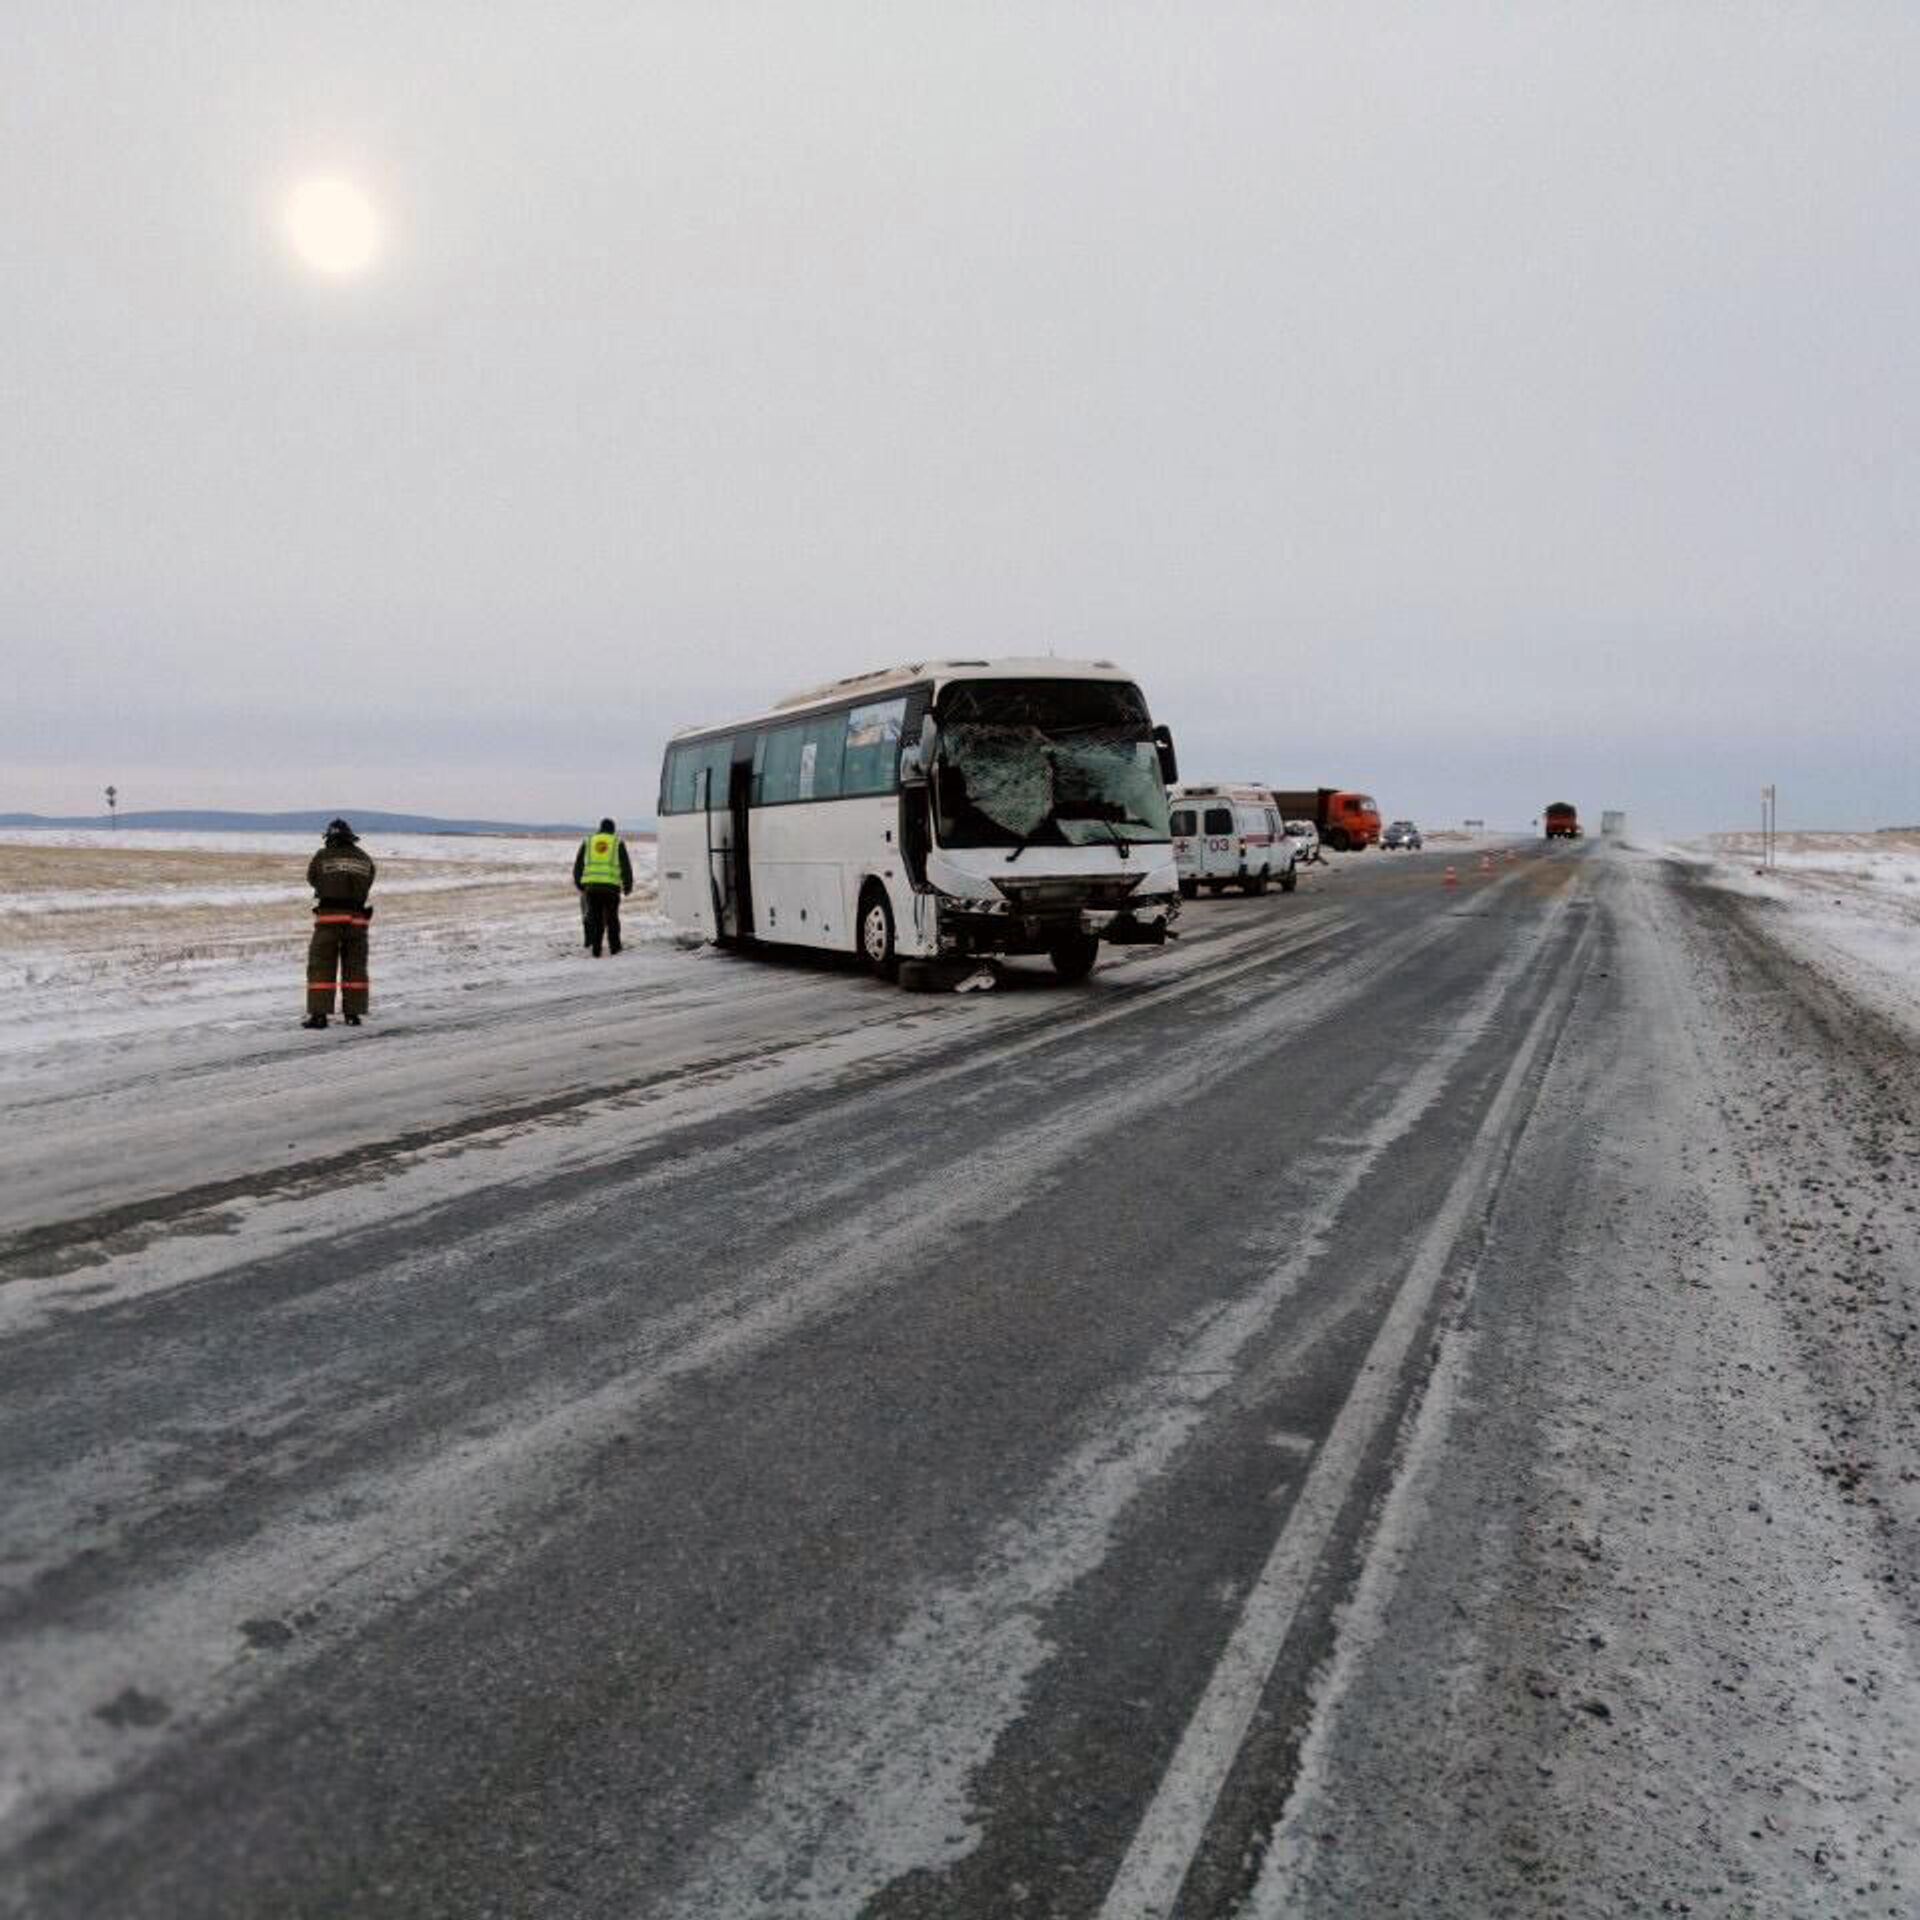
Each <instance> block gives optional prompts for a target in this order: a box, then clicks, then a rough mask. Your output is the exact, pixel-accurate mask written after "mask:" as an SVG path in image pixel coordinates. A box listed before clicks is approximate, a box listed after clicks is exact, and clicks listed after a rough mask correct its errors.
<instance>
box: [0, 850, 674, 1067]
mask: <svg viewBox="0 0 1920 1920" xmlns="http://www.w3.org/2000/svg"><path fill="white" fill-rule="evenodd" d="M317 845H318V841H317V839H315V837H314V836H312V835H309V834H288V833H193V832H175V831H167V830H137V829H132V828H128V829H123V830H121V831H119V832H101V831H98V830H89V829H59V828H53V829H36V828H8V829H0V1078H6V1079H17V1078H20V1077H23V1076H29V1075H31V1074H33V1073H36V1072H39V1071H41V1070H43V1069H45V1068H47V1067H48V1066H50V1065H53V1064H55V1063H56V1062H60V1061H63V1060H65V1061H70V1060H72V1059H73V1058H74V1057H75V1055H76V1054H80V1055H87V1054H93V1053H98V1052H99V1051H101V1050H103V1049H113V1048H115V1047H117V1046H120V1045H123V1044H126V1043H130V1042H131V1041H133V1040H135V1039H138V1038H142V1037H145V1038H156V1037H163V1036H164V1037H167V1038H169V1039H170V1040H179V1041H182V1042H184V1043H186V1044H189V1045H192V1044H198V1043H204V1042H205V1041H206V1040H208V1039H209V1038H210V1037H211V1036H212V1035H213V1034H214V1033H219V1034H223V1035H226V1036H229V1038H228V1039H227V1041H226V1042H225V1043H224V1045H225V1046H227V1047H229V1048H230V1047H231V1045H232V1044H233V1040H232V1036H236V1035H238V1036H244V1035H245V1034H246V1033H247V1032H248V1031H249V1030H255V1029H263V1028H269V1027H274V1026H279V1025H284V1024H286V1023H287V1022H289V1021H293V1020H296V1019H297V1018H298V1017H299V1011H300V1006H301V993H302V984H303V976H304V972H305V958H306V942H307V935H308V932H309V930H310V917H309V907H310V905H311V901H312V895H311V894H310V893H309V892H308V890H307V886H306V867H307V861H308V859H309V858H310V856H311V854H312V852H313V850H314V848H315V847H316V846H317ZM364 845H365V846H366V848H367V850H368V852H370V853H371V854H372V855H373V857H374V859H375V860H376V861H377V862H378V863H379V869H380V872H379V880H378V882H377V884H376V885H375V888H374V894H373V899H374V905H375V915H374V931H373V955H372V978H373V989H374V990H373V1007H374V1014H375V1017H376V1018H379V1017H380V1016H382V1015H385V1016H388V1017H392V1016H394V1015H396V1014H399V1013H401V1012H404V1013H405V1015H406V1016H407V1017H408V1018H409V1019H413V1018H419V1017H423V1016H424V1017H426V1018H429V1019H430V1018H432V1017H434V1016H435V1014H436V1013H438V1014H440V1015H447V1014H450V1013H454V1012H456V1011H457V1013H458V1014H459V1016H460V1017H464V1018H470V1017H472V1015H473V1014H474V1013H475V1012H476V1011H478V1010H479V1009H481V1008H483V1007H486V1006H488V1005H489V1004H494V1005H496V1006H500V1007H502V1010H504V1011H508V1012H511V1011H517V1010H518V1009H519V1008H521V1007H523V1006H524V1005H525V1004H526V1003H527V1002H528V1001H529V1000H538V999H539V998H541V997H542V996H543V995H544V994H546V993H549V992H552V991H555V990H559V989H560V987H561V983H563V982H566V983H571V984H574V985H577V984H578V968H579V965H580V963H581V961H582V960H583V958H585V954H584V949H583V947H582V943H581V938H580V917H579V906H578V897H577V895H576V894H575V892H574V889H573V880H572V869H573V852H574V843H573V841H572V840H571V839H556V838H551V837H543V836H536V835H527V836H508V835H499V836H494V835H482V834H473V835H467V834H368V835H367V836H365V840H364ZM628 850H629V853H630V854H631V856H632V859H633V867H634V893H633V898H632V899H631V900H630V901H629V902H628V903H627V911H626V913H625V915H624V916H623V920H624V927H625V931H626V935H627V938H628V940H629V941H630V942H632V943H634V944H636V945H642V946H644V945H645V944H646V943H648V942H660V941H665V940H669V939H670V938H671V937H672V935H671V931H670V929H669V928H668V926H667V924H666V922H665V921H664V920H663V919H662V918H661V916H660V915H659V913H658V911H657V910H656V908H655V900H656V889H655V885H654V874H655V870H656V856H657V849H656V847H655V844H654V843H653V842H652V841H651V840H637V839H636V840H630V841H629V842H628ZM635 958H636V961H637V959H638V956H635ZM196 1033H198V1034H199V1035H200V1042H198V1043H196V1041H195V1039H194V1035H195V1034H196Z"/></svg>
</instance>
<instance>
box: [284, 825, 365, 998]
mask: <svg viewBox="0 0 1920 1920" xmlns="http://www.w3.org/2000/svg"><path fill="white" fill-rule="evenodd" d="M307 885H308V886H310V887H311V888H312V889H313V892H314V904H313V940H312V943H311V944H310V945H309V946H308V948H307V1017H306V1018H305V1019H304V1020H303V1021H301V1023H300V1024H301V1025H302V1026H303V1027H324V1026H325V1025H326V1024H327V1015H328V1014H329V1013H331V1012H332V1011H333V990H334V983H335V979H336V977H337V978H338V982H339V987H340V1011H341V1013H342V1014H343V1015H344V1016H345V1017H346V1022H347V1025H348V1026H350V1027H357V1026H358V1025H359V1024H360V1016H361V1015H362V1014H363V1013H365V1012H366V1010H367V923H368V921H370V920H371V919H372V918H373V909H372V908H371V907H370V906H368V905H367V895H368V893H369V892H371V891H372V888H373V861H372V859H371V857H370V856H369V855H368V854H366V853H365V852H363V851H362V849H361V846H360V836H359V835H358V834H357V833H355V832H354V830H353V829H352V828H351V827H350V826H348V825H347V823H346V822H345V821H344V820H330V821H328V823H327V838H326V844H325V845H324V846H323V847H322V848H321V849H320V851H319V852H318V853H316V854H315V855H314V856H313V858H312V859H311V860H310V861H309V862H308V863H307Z"/></svg>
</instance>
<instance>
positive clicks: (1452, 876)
mask: <svg viewBox="0 0 1920 1920" xmlns="http://www.w3.org/2000/svg"><path fill="white" fill-rule="evenodd" d="M1440 884H1441V885H1442V886H1443V887H1457V886H1458V885H1459V884H1460V876H1459V875H1458V874H1457V873H1455V872H1454V870H1453V869H1452V868H1451V867H1449V868H1448V869H1447V870H1446V872H1445V873H1444V874H1443V875H1442V876H1441V880H1440Z"/></svg>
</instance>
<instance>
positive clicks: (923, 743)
mask: <svg viewBox="0 0 1920 1920" xmlns="http://www.w3.org/2000/svg"><path fill="white" fill-rule="evenodd" d="M939 750H940V723H939V721H937V720H936V719H935V718H934V717H933V715H932V714H930V713H923V714H922V715H921V716H920V764H921V765H922V766H923V767H930V766H932V765H933V756H934V755H935V754H936V753H937V752H938V751H939Z"/></svg>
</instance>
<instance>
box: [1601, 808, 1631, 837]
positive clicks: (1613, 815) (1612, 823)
mask: <svg viewBox="0 0 1920 1920" xmlns="http://www.w3.org/2000/svg"><path fill="white" fill-rule="evenodd" d="M1626 830H1627V816H1626V815H1625V814H1624V813H1621V812H1620V811H1618V809H1616V808H1613V807H1609V808H1608V809H1607V811H1606V812H1605V813H1603V814H1602V815H1601V816H1600V831H1601V832H1602V833H1612V834H1620V833H1625V832H1626Z"/></svg>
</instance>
